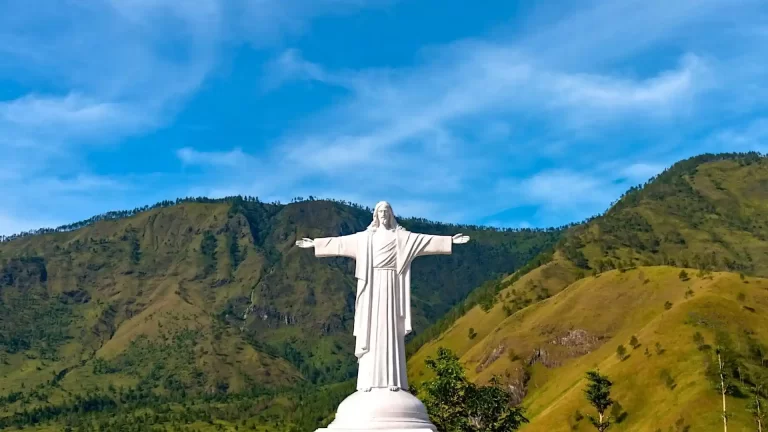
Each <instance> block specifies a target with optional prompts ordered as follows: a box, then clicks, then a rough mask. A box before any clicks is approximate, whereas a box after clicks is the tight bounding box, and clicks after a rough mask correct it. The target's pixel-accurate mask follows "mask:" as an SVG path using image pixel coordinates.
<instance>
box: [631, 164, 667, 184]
mask: <svg viewBox="0 0 768 432" xmlns="http://www.w3.org/2000/svg"><path fill="white" fill-rule="evenodd" d="M665 168H666V166H665V165H661V164H649V163H643V162H639V163H633V164H630V165H628V166H626V167H625V168H623V169H622V170H621V174H622V175H624V176H627V177H628V178H629V180H630V181H631V182H645V181H646V180H648V179H650V178H651V177H653V176H655V175H657V174H661V172H662V171H664V169H665Z"/></svg>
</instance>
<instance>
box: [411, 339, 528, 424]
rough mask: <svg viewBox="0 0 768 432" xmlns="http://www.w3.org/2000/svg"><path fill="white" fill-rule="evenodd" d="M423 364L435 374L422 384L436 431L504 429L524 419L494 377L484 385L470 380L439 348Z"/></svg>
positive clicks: (452, 357) (451, 356)
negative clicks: (434, 357)
mask: <svg viewBox="0 0 768 432" xmlns="http://www.w3.org/2000/svg"><path fill="white" fill-rule="evenodd" d="M426 363H427V367H428V368H429V369H431V370H433V371H434V372H435V377H434V378H433V379H431V380H429V381H426V382H425V383H424V384H423V393H424V395H425V397H424V398H423V400H424V405H425V406H426V408H427V412H428V413H429V416H430V420H431V421H432V423H434V425H435V426H437V430H438V431H440V432H475V431H477V432H479V431H483V432H507V431H514V430H517V429H518V428H519V427H520V426H521V425H522V424H523V423H527V422H528V419H527V418H526V417H525V415H524V413H523V409H522V408H520V407H513V406H511V403H510V402H511V400H512V395H511V394H510V393H508V392H507V391H505V390H504V389H503V388H502V387H501V385H500V383H499V381H498V380H497V379H496V378H494V379H493V380H492V381H491V384H490V385H488V386H478V385H476V384H474V383H472V382H470V381H469V380H468V379H467V377H466V374H465V371H464V367H463V366H462V365H461V364H460V363H459V359H458V357H457V356H456V355H455V354H454V353H453V352H452V351H450V350H448V349H446V348H442V347H441V348H439V349H438V352H437V358H436V359H432V358H428V359H427V360H426Z"/></svg>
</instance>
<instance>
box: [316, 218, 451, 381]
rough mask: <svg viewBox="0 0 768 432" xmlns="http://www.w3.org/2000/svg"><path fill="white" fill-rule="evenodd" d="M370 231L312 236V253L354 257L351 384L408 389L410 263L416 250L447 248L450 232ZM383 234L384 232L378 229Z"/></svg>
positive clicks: (430, 252) (428, 252)
mask: <svg viewBox="0 0 768 432" xmlns="http://www.w3.org/2000/svg"><path fill="white" fill-rule="evenodd" d="M374 233H375V230H373V229H368V230H366V231H362V232H359V233H355V234H351V235H347V236H341V237H325V238H317V239H314V244H315V256H317V257H328V256H345V257H349V258H354V259H355V260H356V263H355V277H356V278H357V295H356V300H355V323H354V331H353V335H354V336H355V356H356V357H357V358H358V363H359V365H358V374H357V388H358V389H367V388H372V387H399V388H401V389H408V381H407V376H406V370H405V335H407V334H408V333H410V332H411V330H412V328H411V262H412V261H413V259H414V258H416V257H418V256H422V255H437V254H445V255H448V254H450V253H451V247H452V244H453V239H452V238H451V236H434V235H427V234H418V233H412V232H410V231H407V230H405V229H403V228H402V227H398V228H397V229H396V230H394V232H393V233H392V234H391V235H382V236H377V235H375V234H374ZM382 234H388V233H382Z"/></svg>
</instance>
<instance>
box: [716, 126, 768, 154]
mask: <svg viewBox="0 0 768 432" xmlns="http://www.w3.org/2000/svg"><path fill="white" fill-rule="evenodd" d="M707 144H709V145H710V146H713V147H714V149H715V151H735V152H743V151H758V152H761V153H768V118H756V119H753V120H752V121H750V122H749V123H748V124H747V125H746V126H743V127H740V128H728V129H725V130H720V131H717V132H715V133H714V134H713V135H712V136H711V137H710V138H709V140H708V143H707Z"/></svg>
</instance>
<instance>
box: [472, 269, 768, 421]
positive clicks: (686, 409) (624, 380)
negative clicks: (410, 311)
mask: <svg viewBox="0 0 768 432" xmlns="http://www.w3.org/2000/svg"><path fill="white" fill-rule="evenodd" d="M679 272H680V269H678V268H672V267H640V268H637V269H634V270H630V271H626V272H623V273H622V272H619V271H615V270H613V271H610V272H607V273H605V274H602V275H600V276H599V277H597V278H595V277H587V278H585V279H582V280H579V281H578V282H576V283H574V284H572V285H571V286H569V287H568V288H566V289H565V290H563V291H562V292H560V293H559V294H557V295H555V296H553V297H552V298H549V299H547V300H544V301H542V302H540V303H537V304H535V305H533V306H530V307H529V308H526V309H525V310H524V311H521V312H519V313H517V314H515V315H513V316H511V317H509V318H507V320H506V321H505V322H504V325H503V326H501V327H500V328H499V330H498V331H494V332H492V333H490V334H488V335H487V336H486V337H484V338H483V339H482V341H480V342H479V343H477V344H475V346H474V347H473V348H472V349H470V350H469V351H467V352H466V353H464V354H463V356H462V361H463V362H465V364H466V365H467V367H468V368H469V372H470V375H471V376H474V377H475V379H477V380H481V381H482V380H485V379H487V378H489V377H490V376H491V375H492V374H497V375H501V376H505V377H506V378H507V380H508V382H510V383H512V385H515V384H517V385H520V384H522V383H524V384H525V385H524V386H525V389H526V392H527V395H526V397H525V400H524V403H523V405H524V406H525V408H526V410H527V413H528V415H529V416H530V418H531V419H532V421H531V423H530V425H528V426H527V427H525V428H524V429H523V430H531V431H535V430H551V431H561V430H562V431H568V430H585V431H586V430H590V428H592V426H591V425H589V424H588V422H587V421H586V419H584V420H582V421H581V422H576V421H575V419H576V418H578V415H577V414H576V413H577V411H579V412H581V413H582V414H587V413H592V411H591V407H590V406H589V405H588V403H587V401H586V400H585V399H584V395H583V389H584V387H585V385H586V383H585V380H584V374H585V372H586V371H587V370H589V369H593V368H599V370H600V372H601V373H603V374H606V375H608V376H609V377H610V379H611V380H613V382H614V386H613V392H612V394H613V395H614V397H615V398H616V399H617V400H618V401H619V402H620V403H621V406H622V407H623V409H624V411H626V416H625V418H624V420H623V421H621V423H618V424H616V425H615V426H614V427H612V430H613V429H615V430H619V431H655V430H657V429H661V430H664V431H666V430H668V428H670V427H672V426H674V424H675V422H677V421H678V419H679V418H681V417H682V418H683V419H684V422H685V424H686V425H691V426H692V430H716V428H717V427H718V426H719V425H721V424H722V419H721V417H720V411H719V410H720V405H719V404H720V403H721V400H720V394H719V393H718V391H717V390H716V389H715V387H714V384H715V378H716V377H715V376H713V374H712V372H713V370H714V369H713V367H714V366H715V365H716V361H717V360H716V357H715V355H714V353H713V349H712V347H713V346H715V345H720V346H727V347H728V348H729V351H728V352H729V354H728V362H729V371H728V373H729V374H731V373H734V375H735V376H734V377H733V379H734V380H735V381H736V382H737V385H738V386H740V387H741V388H742V391H743V393H746V390H747V389H748V388H749V386H750V383H751V382H755V381H758V380H760V382H765V380H766V379H768V368H767V367H766V366H768V350H766V346H768V280H766V279H759V278H749V277H748V278H745V279H744V280H741V279H740V278H739V276H738V275H735V274H733V273H712V274H709V275H707V276H704V277H693V278H691V279H689V280H685V281H684V280H681V279H680V278H679ZM689 272H693V270H689ZM667 302H669V304H667ZM697 332H698V333H700V334H701V335H702V336H703V340H704V341H705V343H706V344H707V345H708V346H703V345H702V346H701V347H700V346H699V345H697V343H696V341H695V338H694V334H696V333H697ZM633 335H635V336H636V337H637V339H638V341H639V344H640V345H639V346H638V347H637V348H633V347H632V346H630V344H629V341H630V339H631V337H632V336H633ZM619 345H623V346H624V347H626V348H627V349H628V351H629V353H628V354H629V355H628V357H627V358H625V359H624V360H621V359H619V357H618V356H617V354H616V350H617V347H618V346H619ZM491 353H493V354H492V355H491ZM737 369H740V371H741V375H739V373H738V370H737ZM740 381H743V382H744V384H743V385H740V384H738V382H740ZM747 402H748V400H747V399H746V398H743V397H734V396H729V397H728V398H727V404H728V407H729V409H728V411H729V415H730V418H729V421H730V424H731V426H732V428H733V430H750V429H748V428H750V427H751V425H752V420H751V418H750V415H749V413H748V412H747V411H746V405H747ZM577 423H578V424H580V426H579V427H575V428H573V429H572V428H571V427H572V426H574V425H577ZM742 428H743V429H742Z"/></svg>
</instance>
